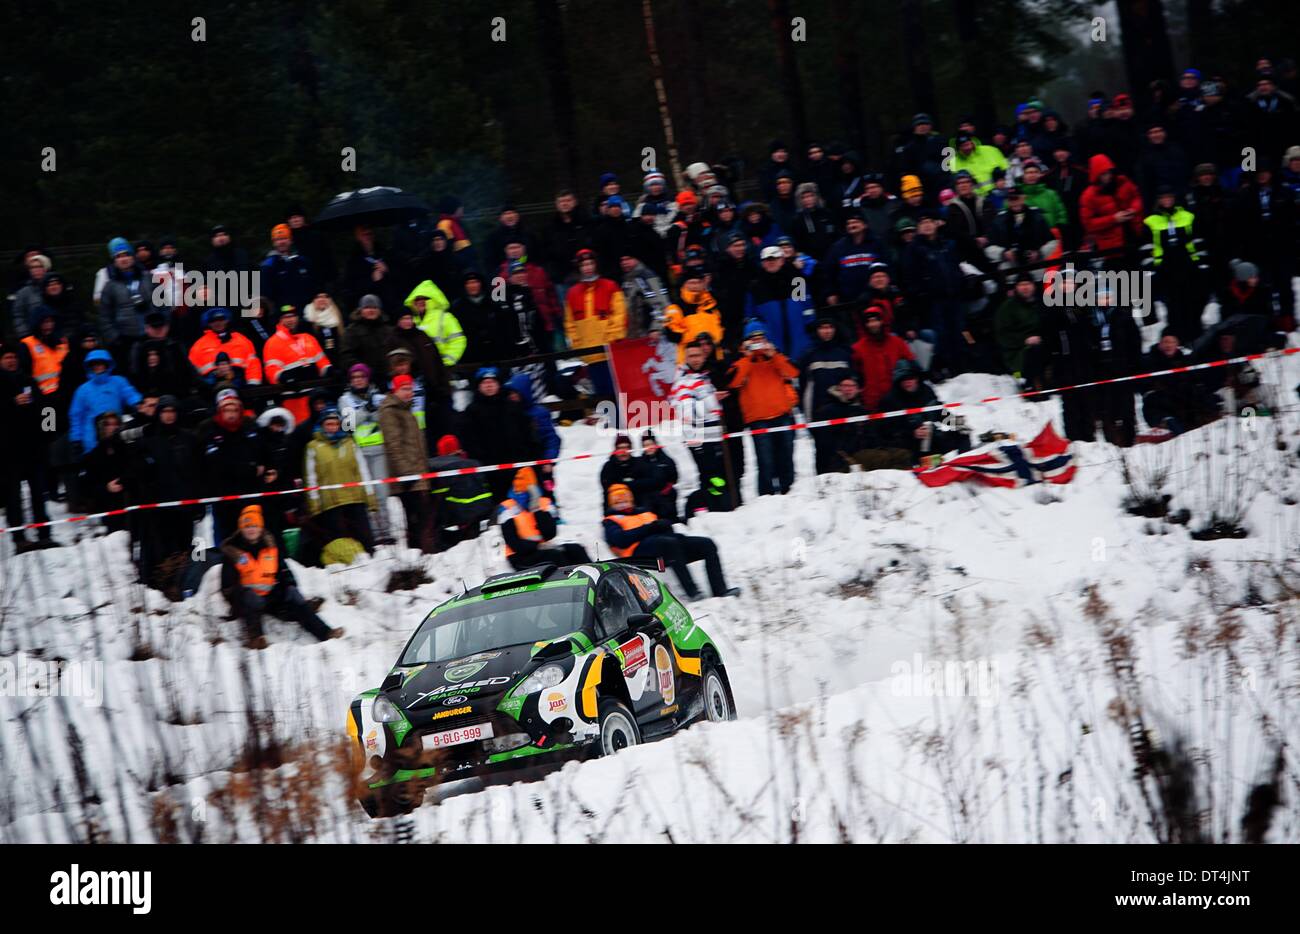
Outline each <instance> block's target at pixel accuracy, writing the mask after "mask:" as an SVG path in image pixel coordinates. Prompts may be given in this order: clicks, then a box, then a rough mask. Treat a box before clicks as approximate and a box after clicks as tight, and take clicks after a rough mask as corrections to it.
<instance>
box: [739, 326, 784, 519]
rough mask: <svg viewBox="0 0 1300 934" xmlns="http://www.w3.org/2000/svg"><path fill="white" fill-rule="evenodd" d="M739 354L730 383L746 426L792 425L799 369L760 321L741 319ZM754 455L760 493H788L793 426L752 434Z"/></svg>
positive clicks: (763, 494) (775, 426)
mask: <svg viewBox="0 0 1300 934" xmlns="http://www.w3.org/2000/svg"><path fill="white" fill-rule="evenodd" d="M740 350H741V353H742V354H743V356H741V357H740V358H739V359H738V360H737V361H736V365H735V367H734V368H733V369H732V377H731V388H732V389H734V390H736V391H737V394H738V395H739V397H740V412H741V415H742V416H743V417H744V419H745V426H746V427H747V428H779V427H781V426H784V425H793V424H794V418H793V416H792V415H791V411H792V410H793V409H794V406H795V403H796V402H797V401H798V395H797V393H796V392H795V389H794V386H793V385H792V381H793V380H794V379H796V378H797V377H798V376H799V370H798V368H797V367H795V365H794V364H793V363H791V362H790V361H789V360H787V359H786V357H785V355H784V354H782V353H781V352H780V351H778V350H777V349H776V347H774V346H773V345H772V342H771V341H769V340H768V339H767V333H766V332H765V331H764V330H763V323H762V322H761V321H750V322H748V323H746V325H745V338H744V343H742V344H741V347H740ZM754 454H755V456H756V457H757V458H758V495H759V496H766V495H767V494H769V493H782V494H785V493H789V492H790V487H791V485H793V483H794V431H792V430H787V431H777V432H773V433H772V434H761V435H754Z"/></svg>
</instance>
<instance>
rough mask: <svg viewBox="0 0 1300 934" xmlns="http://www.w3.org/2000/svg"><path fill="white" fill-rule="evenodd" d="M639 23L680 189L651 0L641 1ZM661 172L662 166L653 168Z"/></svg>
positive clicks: (679, 167)
mask: <svg viewBox="0 0 1300 934" xmlns="http://www.w3.org/2000/svg"><path fill="white" fill-rule="evenodd" d="M641 21H642V22H643V23H645V44H646V50H647V51H648V52H649V53H650V74H651V75H652V76H653V77H654V82H655V97H656V98H658V100H659V120H660V122H661V123H662V124H663V127H664V143H665V145H667V147H668V165H669V168H670V169H671V170H672V178H673V184H674V185H676V186H677V187H679V188H680V187H682V185H683V184H684V182H685V177H684V175H683V174H682V161H681V158H680V157H679V156H678V155H677V137H676V136H675V135H674V134H673V115H672V113H671V112H670V111H669V110H668V93H667V92H666V91H665V90H664V66H663V62H661V61H660V60H659V42H658V41H657V40H656V38H655V11H654V4H653V3H652V0H641ZM655 168H656V169H659V171H661V172H662V171H663V168H662V166H658V165H656V166H655Z"/></svg>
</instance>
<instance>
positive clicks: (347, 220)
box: [316, 185, 429, 227]
mask: <svg viewBox="0 0 1300 934" xmlns="http://www.w3.org/2000/svg"><path fill="white" fill-rule="evenodd" d="M428 213H429V206H428V205H427V204H425V203H424V202H423V201H421V200H420V199H419V197H417V196H416V195H413V194H411V193H410V192H406V191H402V189H400V188H390V187H388V186H385V185H381V186H377V187H375V188H358V189H357V190H356V191H345V192H343V193H342V194H338V195H335V196H334V197H333V198H332V199H330V203H329V204H327V205H325V209H324V210H323V211H321V212H320V216H319V217H317V218H316V223H317V224H320V225H321V226H322V227H352V226H354V225H356V224H366V225H369V226H372V227H385V226H388V225H390V224H402V223H405V222H406V221H409V220H412V219H413V218H416V217H422V216H424V215H426V214H428Z"/></svg>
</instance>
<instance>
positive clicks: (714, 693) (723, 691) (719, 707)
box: [700, 658, 736, 723]
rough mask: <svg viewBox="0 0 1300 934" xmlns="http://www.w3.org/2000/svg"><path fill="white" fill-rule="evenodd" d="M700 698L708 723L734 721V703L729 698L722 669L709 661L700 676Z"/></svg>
mask: <svg viewBox="0 0 1300 934" xmlns="http://www.w3.org/2000/svg"><path fill="white" fill-rule="evenodd" d="M700 697H701V699H702V700H703V702H704V718H705V719H706V720H708V721H709V722H710V723H721V722H724V721H727V720H735V719H736V701H735V699H734V698H733V697H732V696H731V685H730V684H728V683H727V676H726V675H725V674H723V672H722V668H721V667H719V666H718V664H717V663H716V662H715V661H713V659H711V658H710V659H709V660H708V662H706V663H705V665H704V674H703V675H701V676H700Z"/></svg>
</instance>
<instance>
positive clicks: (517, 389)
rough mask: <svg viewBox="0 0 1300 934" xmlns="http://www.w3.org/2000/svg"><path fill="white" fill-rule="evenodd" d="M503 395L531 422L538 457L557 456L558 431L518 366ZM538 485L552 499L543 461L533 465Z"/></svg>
mask: <svg viewBox="0 0 1300 934" xmlns="http://www.w3.org/2000/svg"><path fill="white" fill-rule="evenodd" d="M505 391H506V396H507V397H508V398H509V399H511V400H512V401H514V402H517V403H518V404H519V406H520V408H522V409H523V410H524V413H525V414H526V415H527V416H528V418H529V419H530V420H531V422H532V426H533V436H534V437H535V438H536V439H537V443H538V447H539V450H540V452H541V455H540V456H541V457H542V458H545V459H547V460H553V459H554V458H557V457H559V456H560V433H559V432H558V431H556V430H555V421H554V419H553V418H552V417H551V412H550V410H549V409H547V408H546V406H544V405H542V404H541V402H539V401H538V393H537V387H536V386H535V385H534V381H533V379H532V377H531V375H530V374H529V373H528V372H527V371H525V370H520V371H519V372H517V373H515V374H514V375H513V376H511V377H510V379H508V380H507V381H506V386H505ZM537 474H538V478H539V481H540V483H541V486H542V489H543V490H544V491H545V492H546V495H547V496H549V497H551V499H552V500H554V499H555V481H554V479H553V477H554V467H553V466H552V465H551V464H543V465H541V466H540V467H538V468H537Z"/></svg>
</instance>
